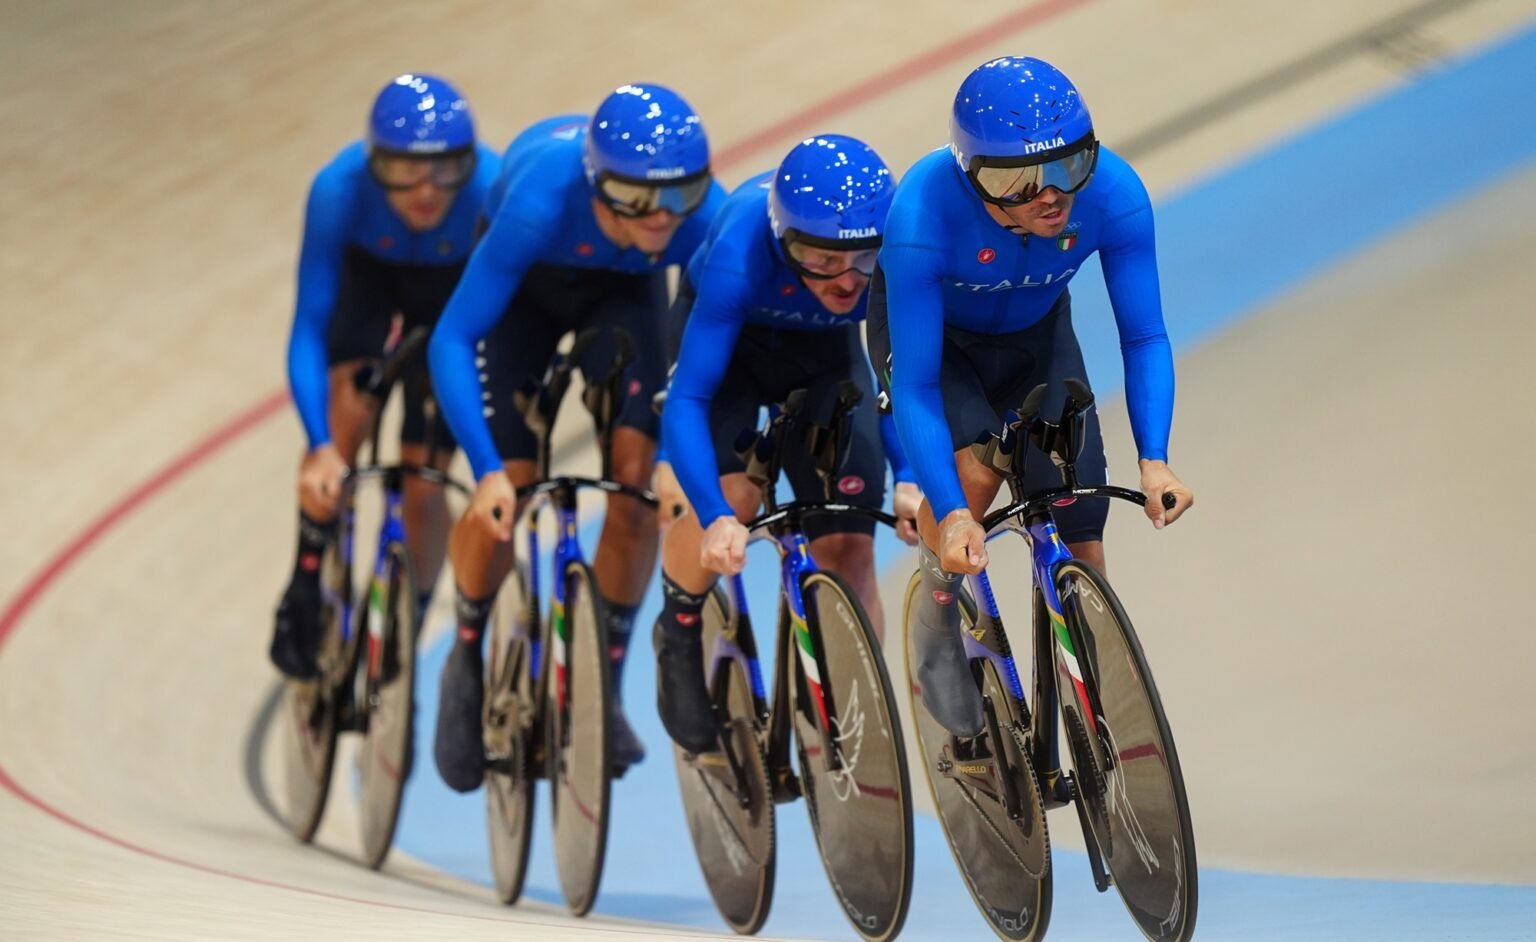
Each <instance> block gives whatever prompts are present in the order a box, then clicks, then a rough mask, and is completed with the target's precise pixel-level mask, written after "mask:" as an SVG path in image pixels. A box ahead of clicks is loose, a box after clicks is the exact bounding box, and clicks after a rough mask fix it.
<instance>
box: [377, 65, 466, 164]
mask: <svg viewBox="0 0 1536 942" xmlns="http://www.w3.org/2000/svg"><path fill="white" fill-rule="evenodd" d="M474 146H475V119H474V118H473V117H472V116H471V115H470V113H469V102H467V101H465V100H464V96H463V95H460V94H459V91H458V89H456V88H454V87H453V86H452V85H450V84H448V82H447V81H446V80H444V79H441V78H439V77H437V76H435V75H423V74H411V73H407V74H405V75H399V76H396V77H395V79H394V80H393V81H391V82H390V83H389V84H388V85H386V86H384V90H383V91H381V92H379V97H378V98H376V99H374V102H373V114H372V115H370V116H369V118H368V147H369V149H370V150H382V151H391V152H394V153H401V154H421V155H424V156H425V155H432V154H442V153H446V152H449V151H458V150H465V149H471V148H473V147H474Z"/></svg>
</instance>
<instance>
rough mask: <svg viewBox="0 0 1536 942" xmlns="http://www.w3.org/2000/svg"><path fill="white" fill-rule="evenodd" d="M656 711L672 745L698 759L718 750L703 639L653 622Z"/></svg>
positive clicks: (692, 630)
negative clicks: (705, 671)
mask: <svg viewBox="0 0 1536 942" xmlns="http://www.w3.org/2000/svg"><path fill="white" fill-rule="evenodd" d="M651 643H652V644H654V645H655V646H656V709H657V711H658V712H660V713H661V725H662V726H664V727H666V730H667V735H668V736H671V737H672V741H673V742H675V743H677V744H678V745H679V746H682V747H683V749H684V750H685V751H687V752H691V753H693V754H694V755H698V754H699V753H703V752H714V751H715V750H716V749H718V748H720V744H719V737H720V724H719V723H718V722H717V721H716V719H715V705H714V703H713V702H711V701H710V699H709V685H708V684H707V683H705V680H704V639H703V638H702V637H700V636H699V630H698V629H697V628H684V627H682V626H680V625H679V626H677V627H675V628H670V629H669V628H668V627H667V624H666V622H664V621H662V620H661V619H657V621H656V628H655V629H654V630H653V631H652V632H651Z"/></svg>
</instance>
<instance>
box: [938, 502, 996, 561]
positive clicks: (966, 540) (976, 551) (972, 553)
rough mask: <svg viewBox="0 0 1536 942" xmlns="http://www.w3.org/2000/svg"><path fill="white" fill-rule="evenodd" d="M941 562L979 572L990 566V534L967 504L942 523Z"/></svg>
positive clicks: (940, 539) (940, 530) (940, 529)
mask: <svg viewBox="0 0 1536 942" xmlns="http://www.w3.org/2000/svg"><path fill="white" fill-rule="evenodd" d="M939 565H941V566H943V567H944V571H945V572H963V573H965V574H967V575H975V574H976V573H979V572H981V571H982V570H983V569H985V568H986V567H987V534H986V531H984V530H982V528H981V524H979V523H977V522H976V519H975V518H974V517H972V516H971V512H970V511H969V510H966V509H965V508H964V507H962V508H960V509H959V510H956V511H953V512H951V513H950V514H949V515H948V516H946V517H945V518H944V519H943V520H942V521H940V522H939Z"/></svg>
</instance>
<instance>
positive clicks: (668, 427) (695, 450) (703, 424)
mask: <svg viewBox="0 0 1536 942" xmlns="http://www.w3.org/2000/svg"><path fill="white" fill-rule="evenodd" d="M661 437H662V442H663V444H664V445H665V447H666V450H667V457H668V458H669V459H670V460H671V462H672V470H673V472H674V473H675V474H676V475H677V483H678V484H679V485H681V486H682V488H683V493H684V494H685V495H687V497H688V503H689V504H691V505H692V506H693V508H694V511H695V512H696V513H697V514H698V518H699V524H700V525H701V526H706V527H707V526H709V524H710V523H712V522H714V521H715V520H717V519H719V518H720V517H734V516H735V514H734V513H732V511H731V505H730V504H729V503H728V502H727V501H726V499H725V492H724V491H722V490H721V489H720V469H719V468H718V467H717V466H716V464H715V449H714V446H713V445H712V443H711V442H710V436H709V400H708V399H702V398H699V397H697V396H693V395H688V394H686V393H685V394H683V395H679V394H678V390H677V389H676V388H675V387H674V389H673V390H672V392H671V393H669V394H668V396H667V407H666V409H664V410H662V416H661Z"/></svg>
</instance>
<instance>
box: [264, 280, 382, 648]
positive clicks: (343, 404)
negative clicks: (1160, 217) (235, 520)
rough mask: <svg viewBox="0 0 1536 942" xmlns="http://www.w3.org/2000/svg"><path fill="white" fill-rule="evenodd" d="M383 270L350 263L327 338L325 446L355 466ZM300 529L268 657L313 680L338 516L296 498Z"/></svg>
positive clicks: (378, 325) (376, 339)
mask: <svg viewBox="0 0 1536 942" xmlns="http://www.w3.org/2000/svg"><path fill="white" fill-rule="evenodd" d="M388 288H389V285H388V278H387V270H386V269H385V268H384V267H383V266H382V265H381V264H380V263H378V262H377V261H371V260H368V259H365V258H363V257H362V256H360V255H354V256H349V257H348V259H347V263H346V265H345V267H344V268H343V271H342V284H341V289H340V291H339V293H338V296H337V300H336V308H335V310H334V311H333V312H332V316H331V325H330V330H329V334H328V336H327V338H326V360H327V366H328V370H327V377H326V382H327V385H328V391H329V392H328V399H329V402H328V408H327V412H328V416H329V424H330V427H331V442H332V444H333V445H334V446H335V447H336V450H337V453H338V454H339V455H340V457H341V460H342V461H344V462H345V463H347V464H348V465H350V464H352V463H354V462H355V461H356V458H357V452H358V450H359V448H360V447H361V446H362V442H363V440H364V439H365V438H366V437H367V435H368V429H369V426H370V424H371V423H372V421H373V417H374V411H375V408H376V406H375V405H374V403H373V402H372V401H371V400H370V399H369V398H368V397H366V396H364V395H363V394H362V393H360V392H358V391H357V389H356V387H355V386H354V385H353V383H352V376H353V374H354V373H356V371H357V368H358V367H359V366H360V365H361V364H362V361H363V360H364V359H365V358H367V357H376V356H379V355H380V353H381V352H382V350H383V347H384V341H385V338H386V337H387V336H388V334H389V329H390V306H389V305H390V297H389V290H388ZM298 496H299V500H298V503H299V522H298V536H297V541H296V542H297V546H296V549H295V552H294V562H293V571H292V573H291V575H290V577H289V580H288V585H287V586H286V587H285V588H284V590H283V595H282V598H281V600H280V601H279V602H278V606H277V612H276V613H275V616H274V618H273V630H272V641H271V645H270V648H269V651H268V655H269V657H270V658H271V660H272V662H273V663H274V664H275V665H277V667H278V669H279V670H281V671H282V672H283V673H284V674H287V675H288V676H291V677H311V676H314V674H315V672H316V665H315V646H316V642H317V640H318V635H319V622H320V610H321V591H320V558H321V555H322V554H323V553H324V552H325V547H326V544H327V543H328V542H329V541H330V539H331V537H332V535H333V534H334V533H335V523H336V510H335V509H334V508H329V507H322V506H319V505H317V504H314V503H312V502H309V501H306V499H305V496H304V494H303V492H302V491H300V493H299V495H298Z"/></svg>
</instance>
